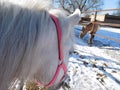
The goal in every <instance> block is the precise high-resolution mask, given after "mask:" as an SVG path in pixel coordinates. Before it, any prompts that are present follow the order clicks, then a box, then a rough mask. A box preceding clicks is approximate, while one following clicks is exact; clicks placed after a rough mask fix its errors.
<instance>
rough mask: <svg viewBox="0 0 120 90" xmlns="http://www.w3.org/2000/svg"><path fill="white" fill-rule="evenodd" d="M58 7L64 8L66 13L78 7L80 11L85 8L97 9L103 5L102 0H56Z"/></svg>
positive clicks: (85, 9)
mask: <svg viewBox="0 0 120 90" xmlns="http://www.w3.org/2000/svg"><path fill="white" fill-rule="evenodd" d="M57 1H58V2H59V5H60V7H62V8H63V9H64V10H66V11H67V12H68V13H73V12H74V11H75V9H76V8H79V9H80V11H81V12H83V11H87V10H99V9H101V5H103V0H57Z"/></svg>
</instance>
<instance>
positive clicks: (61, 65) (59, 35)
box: [37, 14, 67, 87]
mask: <svg viewBox="0 0 120 90" xmlns="http://www.w3.org/2000/svg"><path fill="white" fill-rule="evenodd" d="M50 17H51V18H52V20H53V22H54V23H55V26H56V31H57V38H58V53H59V64H58V66H57V69H56V72H55V74H54V76H53V78H52V80H51V81H50V82H49V83H48V84H44V83H41V82H37V83H38V85H43V86H45V87H50V86H52V85H54V84H55V81H56V80H57V78H58V75H59V73H60V70H61V69H63V71H64V75H63V77H62V78H61V80H60V82H61V81H63V79H64V78H65V75H66V72H67V67H66V64H65V63H64V59H63V46H62V29H61V27H60V23H59V20H58V18H57V17H55V16H54V15H52V14H50Z"/></svg>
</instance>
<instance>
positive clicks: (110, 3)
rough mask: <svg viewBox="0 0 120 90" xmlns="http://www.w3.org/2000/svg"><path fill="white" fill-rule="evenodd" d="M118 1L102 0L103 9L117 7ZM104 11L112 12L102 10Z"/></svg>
mask: <svg viewBox="0 0 120 90" xmlns="http://www.w3.org/2000/svg"><path fill="white" fill-rule="evenodd" d="M118 1H119V0H103V2H104V5H103V10H104V9H112V8H118ZM104 13H110V14H112V13H113V12H104Z"/></svg>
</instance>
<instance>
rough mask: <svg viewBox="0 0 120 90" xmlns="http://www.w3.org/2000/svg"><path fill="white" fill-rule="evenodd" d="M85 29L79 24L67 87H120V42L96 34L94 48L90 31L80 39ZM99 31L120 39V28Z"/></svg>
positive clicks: (79, 89) (90, 89)
mask: <svg viewBox="0 0 120 90" xmlns="http://www.w3.org/2000/svg"><path fill="white" fill-rule="evenodd" d="M81 28H82V27H80V26H75V36H76V37H75V40H76V43H75V44H74V52H73V53H72V55H71V57H70V58H69V64H68V77H69V78H67V80H66V83H67V84H68V85H69V86H70V88H69V89H68V88H67V89H66V90H120V42H117V41H114V40H109V39H106V38H102V37H98V36H96V37H95V38H94V44H93V46H92V47H90V46H89V45H88V44H87V42H88V37H89V34H87V35H86V36H85V37H84V38H83V39H80V38H79V33H80V32H81ZM97 34H100V35H103V36H108V37H111V38H115V39H118V40H120V28H117V29H116V28H110V27H109V28H108V27H101V28H99V30H98V32H97ZM60 90H63V89H60Z"/></svg>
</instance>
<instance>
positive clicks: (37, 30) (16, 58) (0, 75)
mask: <svg viewBox="0 0 120 90" xmlns="http://www.w3.org/2000/svg"><path fill="white" fill-rule="evenodd" d="M13 1H14V0H13ZM18 1H19V0H18ZM23 1H24V0H23ZM26 1H30V0H26ZM31 1H33V0H31ZM37 1H39V3H37V2H34V4H33V3H32V2H31V3H27V4H16V2H7V1H5V0H4V2H2V1H0V81H1V83H0V90H7V89H8V87H7V86H6V85H9V83H10V82H11V81H12V80H14V79H15V78H21V77H23V78H26V77H30V76H32V74H33V73H35V72H34V71H35V70H33V69H32V68H31V66H32V64H33V63H34V65H36V67H38V66H39V65H41V64H42V63H39V62H41V60H42V59H40V61H39V62H33V60H32V58H31V57H32V56H33V52H34V48H35V46H36V45H37V43H38V39H39V41H40V43H43V42H44V41H47V40H48V39H47V38H45V36H46V33H47V36H48V38H49V36H50V34H51V33H52V32H53V31H50V30H48V28H49V29H52V28H51V26H53V22H52V20H51V18H50V15H49V12H48V9H49V6H50V4H48V3H45V2H44V4H43V3H42V0H41V2H40V0H37ZM25 3H26V2H25ZM53 37H55V35H53ZM53 37H52V38H53ZM44 38H45V39H44ZM42 39H43V40H42ZM56 41H57V40H56ZM48 43H49V42H48ZM47 45H48V44H47ZM51 45H52V44H51ZM44 47H47V46H45V45H43V44H42V45H41V49H42V48H43V49H44ZM43 49H42V50H43ZM56 57H57V56H56ZM37 63H38V64H37ZM34 67H35V66H34ZM34 69H35V68H34ZM32 71H33V72H32Z"/></svg>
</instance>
